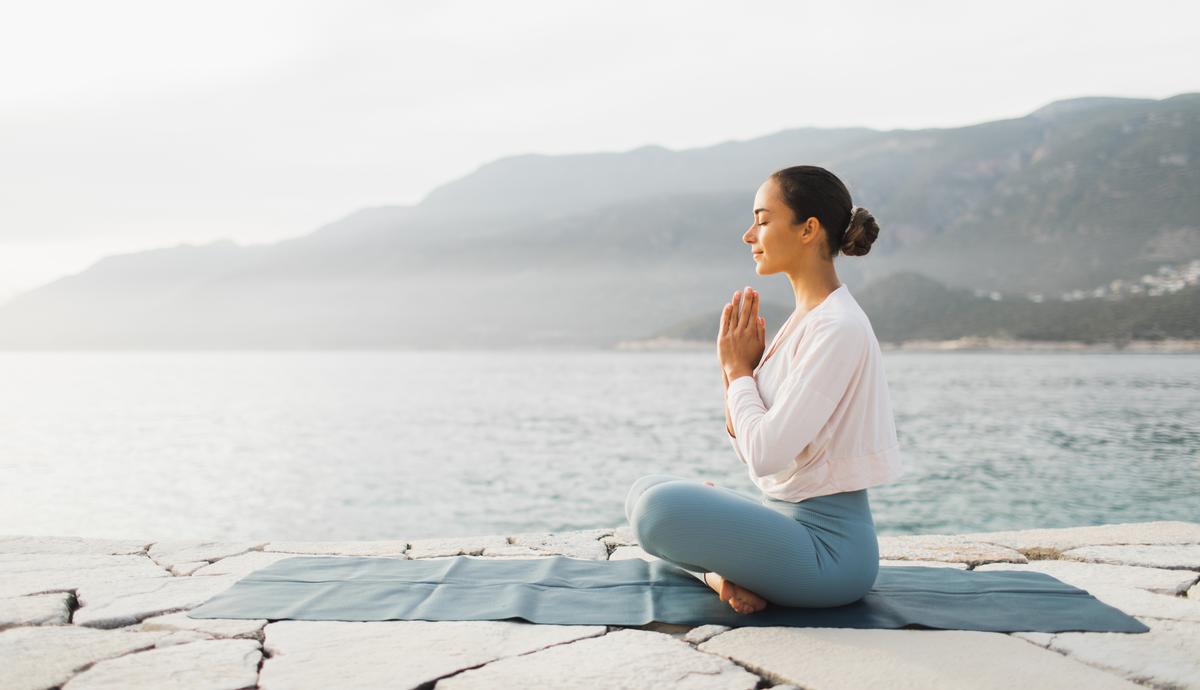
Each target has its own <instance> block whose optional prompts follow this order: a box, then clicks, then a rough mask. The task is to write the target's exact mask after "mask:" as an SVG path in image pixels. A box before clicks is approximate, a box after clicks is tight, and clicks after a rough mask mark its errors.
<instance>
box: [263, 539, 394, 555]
mask: <svg viewBox="0 0 1200 690" xmlns="http://www.w3.org/2000/svg"><path fill="white" fill-rule="evenodd" d="M408 544H409V542H406V541H395V540H393V541H273V542H271V543H269V544H267V545H266V546H264V547H263V551H282V552H284V553H295V554H306V555H314V556H321V555H330V556H403V555H404V552H405V551H407V550H408Z"/></svg>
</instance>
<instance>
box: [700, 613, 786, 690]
mask: <svg viewBox="0 0 1200 690" xmlns="http://www.w3.org/2000/svg"><path fill="white" fill-rule="evenodd" d="M731 629H732V630H736V628H731ZM725 632H729V630H726V631H725ZM723 634H725V633H717V635H723ZM717 635H713V636H712V637H710V638H708V639H709V640H711V639H713V638H715V637H717ZM707 641H708V640H705V642H707ZM693 649H695V650H696V651H697V652H700V653H702V654H708V655H709V656H715V657H720V658H722V659H725V660H726V661H728V662H729V663H731V664H733V665H734V666H738V667H740V668H742V669H743V670H745V671H746V672H747V673H750V674H753V675H754V676H755V677H757V678H758V683H756V684H755V686H754V687H755V688H764V687H768V686H767V685H765V683H770V684H772V685H778V684H780V683H790V682H791V681H789V680H787V679H785V678H783V676H780V675H778V674H775V673H772V672H771V671H770V670H769V669H761V670H760V669H759V668H758V667H757V666H754V665H752V664H748V663H746V664H743V663H742V662H740V661H738V660H737V659H734V658H732V657H728V656H725V655H724V654H718V653H717V652H710V651H708V650H707V649H700V647H698V646H695V647H693ZM685 675H686V674H685Z"/></svg>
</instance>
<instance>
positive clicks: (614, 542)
mask: <svg viewBox="0 0 1200 690" xmlns="http://www.w3.org/2000/svg"><path fill="white" fill-rule="evenodd" d="M600 541H602V542H604V544H605V545H606V546H609V547H613V546H639V544H638V538H637V535H636V534H634V533H633V528H632V527H630V526H629V525H620V526H619V527H615V528H613V529H612V534H610V535H608V536H606V537H602V538H601V539H600Z"/></svg>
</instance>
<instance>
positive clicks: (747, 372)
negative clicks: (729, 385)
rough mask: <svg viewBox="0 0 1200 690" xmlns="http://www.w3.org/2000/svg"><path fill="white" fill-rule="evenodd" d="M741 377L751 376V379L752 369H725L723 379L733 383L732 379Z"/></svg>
mask: <svg viewBox="0 0 1200 690" xmlns="http://www.w3.org/2000/svg"><path fill="white" fill-rule="evenodd" d="M742 376H751V377H753V376H754V370H753V369H747V368H745V367H736V368H733V369H726V370H725V377H726V380H728V381H733V380H734V379H736V378H739V377H742Z"/></svg>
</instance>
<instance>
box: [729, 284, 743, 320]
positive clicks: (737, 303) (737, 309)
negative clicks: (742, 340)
mask: <svg viewBox="0 0 1200 690" xmlns="http://www.w3.org/2000/svg"><path fill="white" fill-rule="evenodd" d="M741 310H742V291H741V290H738V291H737V292H735V293H733V302H732V311H731V313H730V315H729V328H730V329H734V328H737V327H738V325H739V324H740V323H741V319H740V318H739V314H741Z"/></svg>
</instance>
